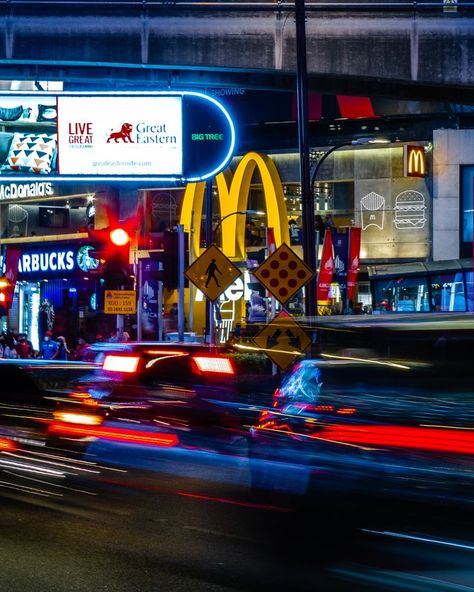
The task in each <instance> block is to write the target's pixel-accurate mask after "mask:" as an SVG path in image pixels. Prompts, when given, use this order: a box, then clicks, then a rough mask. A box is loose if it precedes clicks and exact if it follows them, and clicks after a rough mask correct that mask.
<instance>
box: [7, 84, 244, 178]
mask: <svg viewBox="0 0 474 592" xmlns="http://www.w3.org/2000/svg"><path fill="white" fill-rule="evenodd" d="M0 120H1V122H2V133H3V136H2V143H1V146H0V175H2V176H9V177H11V178H13V177H14V178H16V180H21V181H23V182H25V181H36V180H37V179H38V178H41V177H43V178H44V177H45V176H47V177H49V179H54V180H58V181H60V180H75V179H89V178H96V179H99V178H100V179H120V178H121V179H125V180H133V179H134V178H143V179H152V178H153V179H155V180H162V179H166V180H168V179H170V180H173V181H176V180H179V181H183V180H188V181H200V180H203V179H205V178H208V177H210V176H214V175H215V174H217V173H218V172H219V171H221V170H222V169H223V168H225V166H226V165H227V164H228V163H229V161H230V159H231V158H232V155H233V151H234V148H235V129H234V124H233V121H232V118H231V117H230V114H229V113H228V112H227V111H226V110H225V109H224V107H223V106H222V105H221V104H220V103H219V102H218V101H217V100H216V99H214V98H213V97H209V96H207V95H204V94H203V93H198V92H192V91H181V92H179V91H177V92H171V91H162V92H160V91H156V92H150V93H148V94H141V93H138V92H136V93H134V92H130V93H126V92H125V93H124V94H117V93H113V92H109V93H107V92H103V93H101V92H97V93H94V92H90V93H88V94H84V93H80V92H71V93H67V92H65V93H61V94H55V93H48V92H45V93H34V94H32V93H29V92H28V93H23V94H21V91H19V94H15V95H11V94H9V95H8V96H7V95H6V94H2V93H1V92H0Z"/></svg>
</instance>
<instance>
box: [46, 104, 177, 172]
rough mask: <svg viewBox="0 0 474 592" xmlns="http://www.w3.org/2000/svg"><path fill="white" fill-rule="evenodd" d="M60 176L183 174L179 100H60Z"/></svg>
mask: <svg viewBox="0 0 474 592" xmlns="http://www.w3.org/2000/svg"><path fill="white" fill-rule="evenodd" d="M58 112H59V119H58V140H59V145H58V148H59V155H60V158H59V172H60V173H61V174H64V175H68V174H76V175H124V174H130V173H131V172H134V173H135V174H137V175H147V174H154V175H164V174H173V175H181V174H182V170H183V162H182V125H181V122H182V117H181V97H58Z"/></svg>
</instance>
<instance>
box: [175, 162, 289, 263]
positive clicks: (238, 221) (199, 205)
mask: <svg viewBox="0 0 474 592" xmlns="http://www.w3.org/2000/svg"><path fill="white" fill-rule="evenodd" d="M257 170H258V172H259V173H260V178H261V182H262V189H263V196H264V199H265V205H266V214H267V226H268V227H269V228H273V230H274V235H275V246H276V247H277V248H278V247H279V246H280V245H281V244H282V243H287V244H290V235H289V227H288V212H287V209H286V203H285V195H284V192H283V185H282V183H281V179H280V176H279V174H278V171H277V168H276V166H275V163H274V162H273V161H272V160H271V158H270V157H268V156H266V155H264V154H259V153H257V152H248V153H247V154H246V155H245V156H243V157H242V159H241V160H240V162H239V163H238V165H237V168H236V169H235V171H234V174H233V175H232V173H231V171H230V170H229V169H227V170H225V171H224V172H222V173H219V174H218V175H217V176H216V186H217V193H218V197H219V206H220V218H221V219H223V218H225V216H227V215H229V214H232V213H233V212H241V211H243V210H246V209H248V205H247V204H248V200H249V195H250V190H251V183H252V179H253V176H254V173H255V172H256V171H257ZM205 188H206V184H205V182H201V183H188V184H187V186H186V190H185V193H184V199H183V206H182V209H181V218H180V224H183V225H184V229H185V231H186V232H189V236H190V237H192V244H191V245H190V250H191V251H192V253H193V258H196V257H198V256H199V254H200V242H201V241H200V229H201V219H202V214H203V203H204V193H205ZM245 225H246V217H245V216H244V215H240V216H229V217H228V218H226V219H225V220H223V221H222V225H221V231H222V251H223V252H224V254H225V255H226V256H227V257H232V258H236V259H242V260H243V259H245V257H246V255H245Z"/></svg>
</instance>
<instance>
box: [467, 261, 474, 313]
mask: <svg viewBox="0 0 474 592" xmlns="http://www.w3.org/2000/svg"><path fill="white" fill-rule="evenodd" d="M466 288H467V310H468V311H469V312H473V311H474V290H473V273H472V271H468V272H466Z"/></svg>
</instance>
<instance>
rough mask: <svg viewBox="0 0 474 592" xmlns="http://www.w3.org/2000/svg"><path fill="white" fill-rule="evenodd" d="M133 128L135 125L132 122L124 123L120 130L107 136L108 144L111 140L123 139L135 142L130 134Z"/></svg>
mask: <svg viewBox="0 0 474 592" xmlns="http://www.w3.org/2000/svg"><path fill="white" fill-rule="evenodd" d="M132 130H133V125H132V124H131V123H124V124H123V125H122V127H121V129H120V131H119V132H112V133H111V134H110V136H109V137H108V138H107V144H108V143H109V142H110V140H114V141H115V142H118V141H119V140H122V142H130V143H132V144H133V143H134V142H133V140H132V138H131V136H130V134H131V133H132Z"/></svg>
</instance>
